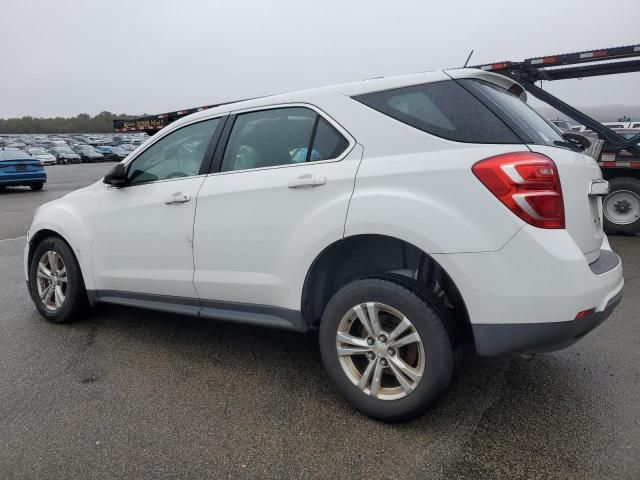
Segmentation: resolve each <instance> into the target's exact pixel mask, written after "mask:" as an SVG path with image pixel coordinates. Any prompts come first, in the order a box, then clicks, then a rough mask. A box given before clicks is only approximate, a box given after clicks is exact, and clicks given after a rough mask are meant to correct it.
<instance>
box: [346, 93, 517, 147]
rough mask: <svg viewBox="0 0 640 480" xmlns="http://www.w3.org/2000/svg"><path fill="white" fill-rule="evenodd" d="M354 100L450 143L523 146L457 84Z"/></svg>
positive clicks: (376, 94) (359, 97)
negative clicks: (516, 144) (452, 141)
mask: <svg viewBox="0 0 640 480" xmlns="http://www.w3.org/2000/svg"><path fill="white" fill-rule="evenodd" d="M353 98H354V99H355V100H357V101H359V102H361V103H363V104H365V105H367V106H368V107H371V108H373V109H374V110H377V111H379V112H381V113H384V114H385V115H388V116H390V117H391V118H394V119H396V120H398V121H400V122H402V123H405V124H407V125H410V126H412V127H414V128H417V129H419V130H422V131H423V132H427V133H430V134H432V135H436V136H438V137H442V138H446V139H448V140H454V141H458V142H470V143H521V142H520V140H519V139H518V137H517V136H516V135H515V134H514V133H513V132H512V131H511V130H510V129H509V128H508V127H507V126H506V125H505V123H504V122H502V121H501V120H500V119H499V118H498V117H497V116H496V115H494V114H493V112H491V110H489V109H488V108H487V107H486V106H484V105H483V104H482V102H481V101H480V100H478V99H476V98H475V97H474V96H473V95H472V94H471V93H469V92H468V91H467V90H465V89H464V88H463V87H461V86H460V85H458V84H457V83H456V82H454V81H453V80H447V81H442V82H433V83H425V84H422V85H413V86H410V87H402V88H396V89H392V90H384V91H381V92H374V93H366V94H364V95H358V96H355V97H353Z"/></svg>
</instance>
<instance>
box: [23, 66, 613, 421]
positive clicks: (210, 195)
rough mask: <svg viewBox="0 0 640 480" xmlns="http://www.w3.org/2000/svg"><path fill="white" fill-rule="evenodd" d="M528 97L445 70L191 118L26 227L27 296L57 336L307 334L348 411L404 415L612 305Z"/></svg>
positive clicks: (586, 182)
mask: <svg viewBox="0 0 640 480" xmlns="http://www.w3.org/2000/svg"><path fill="white" fill-rule="evenodd" d="M524 99H526V93H525V92H524V90H523V89H522V87H521V86H519V85H518V84H517V83H515V82H514V81H513V80H511V79H509V78H507V77H504V76H501V75H496V74H492V73H489V72H484V71H481V70H474V69H461V70H449V71H447V72H446V73H445V72H432V73H422V74H416V75H409V76H404V77H393V78H382V79H375V80H368V81H361V82H355V83H352V84H343V85H340V86H336V87H323V88H320V89H316V90H307V91H304V92H298V93H291V94H286V95H279V96H272V97H263V98H257V99H253V100H248V101H244V102H238V103H235V104H227V105H222V106H219V107H217V108H212V109H208V110H204V111H202V112H198V113H195V114H192V115H189V116H186V117H184V118H181V119H179V120H177V121H176V122H174V123H172V124H171V125H169V126H168V127H167V128H165V129H164V130H162V131H161V132H159V133H158V134H156V135H155V136H154V137H153V138H152V139H150V141H149V142H148V143H147V144H146V145H144V146H143V148H141V149H139V150H138V151H137V152H136V153H135V154H133V155H131V156H130V157H129V158H128V159H127V160H125V161H124V162H122V163H118V164H116V165H115V166H114V167H113V168H112V170H111V172H110V173H109V174H108V175H106V176H105V177H104V179H103V182H98V183H95V184H93V185H91V186H89V187H87V188H83V189H81V190H79V191H76V192H75V193H70V194H68V195H66V196H65V197H62V198H60V199H58V200H54V201H52V202H49V203H46V204H45V205H43V206H42V207H40V209H38V210H37V212H36V214H35V218H34V220H33V224H32V225H31V228H30V229H29V234H28V237H27V245H26V252H25V262H26V264H25V271H26V272H28V275H27V285H28V288H29V291H30V292H31V296H32V298H33V300H34V302H35V305H36V307H37V309H38V311H39V312H40V313H41V315H42V316H43V317H45V318H46V319H48V320H50V321H52V322H57V323H62V322H67V321H71V320H73V319H78V318H83V316H84V308H85V307H86V306H87V305H88V304H95V303H98V302H105V303H117V304H124V305H132V306H138V307H146V308H151V309H157V310H159V311H162V312H179V313H181V314H187V315H194V316H197V317H200V318H203V319H222V320H229V321H232V322H244V323H249V324H255V325H263V326H269V327H274V328H283V329H289V330H294V331H299V332H303V331H307V330H309V329H314V328H318V329H319V341H320V352H321V354H322V360H323V363H324V365H325V368H326V370H327V374H328V377H329V379H330V380H331V382H332V383H333V385H335V387H336V388H337V390H338V391H339V392H340V393H341V394H342V395H343V397H344V398H346V399H347V400H348V401H349V402H351V403H352V404H353V405H355V406H356V407H357V408H358V409H360V410H361V411H363V412H365V413H366V414H368V415H371V416H373V417H375V418H379V419H382V420H401V419H407V418H412V417H415V416H417V415H420V414H421V413H423V412H424V411H425V410H426V409H427V408H428V407H429V406H430V405H431V404H432V403H433V401H434V400H435V399H436V398H437V397H438V396H439V395H440V394H441V393H442V392H443V391H444V390H446V388H447V387H448V386H449V385H450V384H451V382H452V378H453V375H454V371H455V370H456V368H457V365H458V359H459V358H460V356H459V352H460V349H461V348H462V347H463V346H464V345H465V344H467V343H468V344H470V345H472V346H473V348H475V351H476V352H477V353H478V354H479V355H488V356H493V355H501V354H509V353H514V352H537V351H550V350H555V349H560V348H563V347H565V346H567V345H569V344H571V343H573V342H575V341H577V340H578V339H579V338H581V337H582V336H583V335H584V334H586V333H587V332H589V331H590V330H592V329H593V328H595V327H596V326H597V325H599V324H600V323H601V322H602V321H604V320H605V319H606V318H607V316H608V315H609V314H610V313H611V312H612V310H613V309H614V308H615V307H616V305H617V304H618V302H619V300H620V296H621V292H622V288H623V284H624V280H623V277H622V266H621V262H620V259H619V258H618V256H617V255H616V254H615V253H614V252H612V251H611V249H610V247H609V244H608V242H607V239H606V236H605V235H604V233H603V231H602V217H601V214H599V213H598V212H599V208H596V207H597V205H599V203H600V201H601V196H602V195H603V194H604V193H606V188H607V183H606V181H604V180H602V178H601V173H600V169H599V168H598V165H597V164H596V163H595V161H594V160H593V159H592V158H590V157H587V156H586V155H584V154H582V153H581V151H578V150H577V147H573V146H572V144H568V143H567V142H564V141H563V139H562V137H561V136H560V134H559V133H558V131H557V130H556V129H555V128H554V127H552V126H551V125H550V124H549V123H548V122H547V121H546V120H544V119H543V118H542V117H540V116H539V115H538V114H537V113H536V112H535V111H534V110H533V109H531V108H530V107H528V106H527V104H526V103H525V102H524V101H523V100H524ZM211 146H214V147H213V150H212V147H211ZM303 149H306V150H303ZM305 154H306V155H305ZM196 203H197V209H196ZM61 272H62V273H61ZM265 375H266V376H269V375H270V373H269V372H265ZM247 388H249V387H247Z"/></svg>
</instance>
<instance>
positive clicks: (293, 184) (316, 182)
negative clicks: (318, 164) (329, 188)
mask: <svg viewBox="0 0 640 480" xmlns="http://www.w3.org/2000/svg"><path fill="white" fill-rule="evenodd" d="M325 183H327V178H326V177H315V176H313V175H310V174H308V175H302V176H301V177H296V178H293V179H291V180H289V184H288V185H287V186H288V187H289V188H305V187H319V186H321V185H324V184H325Z"/></svg>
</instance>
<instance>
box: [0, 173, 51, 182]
mask: <svg viewBox="0 0 640 480" xmlns="http://www.w3.org/2000/svg"><path fill="white" fill-rule="evenodd" d="M46 181H47V174H46V173H44V170H43V171H42V172H35V173H10V174H6V175H2V176H1V177H0V185H31V184H34V183H45V182H46Z"/></svg>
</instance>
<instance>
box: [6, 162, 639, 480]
mask: <svg viewBox="0 0 640 480" xmlns="http://www.w3.org/2000/svg"><path fill="white" fill-rule="evenodd" d="M109 166H110V165H109V164H105V165H73V166H55V167H48V168H47V170H48V173H49V183H47V185H46V186H45V190H44V191H42V192H31V191H30V190H28V189H17V188H16V189H12V190H10V191H5V192H1V193H0V272H1V277H0V278H1V280H0V478H2V479H5V478H6V479H13V478H25V479H26V478H29V479H32V478H48V479H53V478H64V479H71V478H79V479H91V478H110V479H111V478H137V479H143V478H189V479H196V478H361V477H367V478H421V479H424V478H429V479H438V478H443V479H444V478H446V479H452V478H462V479H502V478H504V479H517V478H522V479H525V478H526V479H531V478H540V479H543V478H558V479H574V478H575V479H585V478H597V479H602V478H607V479H609V478H624V479H638V478H640V341H639V339H640V322H639V317H640V315H639V312H640V302H639V301H638V299H639V298H640V295H639V293H640V238H629V237H612V238H611V239H610V240H611V243H612V246H613V248H614V249H615V250H617V251H618V253H619V254H620V255H621V256H622V259H623V262H624V267H625V277H626V282H627V283H626V289H625V296H624V298H623V300H622V303H621V304H620V306H619V307H618V309H617V310H616V311H615V312H614V314H613V315H612V317H611V318H610V319H609V320H608V321H607V322H606V323H605V324H603V325H602V326H600V327H599V328H598V329H596V330H595V331H594V332H592V333H591V334H589V335H588V336H587V337H586V338H584V339H583V340H582V341H581V342H579V343H578V344H576V345H574V346H573V347H571V348H569V349H567V350H564V351H561V352H557V353H552V354H545V355H538V356H536V357H534V358H533V359H527V358H520V357H513V358H498V359H479V358H474V357H473V356H468V357H467V358H466V362H465V365H464V368H463V370H462V372H461V375H460V377H459V378H458V380H457V381H456V382H455V384H454V385H453V388H452V389H451V391H450V392H449V393H448V394H447V395H446V396H445V397H444V398H443V399H442V400H441V401H440V402H439V403H438V405H437V406H436V407H435V408H434V409H433V410H432V411H431V412H430V413H429V414H428V415H426V416H424V417H423V418H420V419H418V420H415V421H413V422H409V423H403V424H396V425H388V424H383V423H379V422H376V421H374V420H371V419H369V418H367V417H364V416H363V415H361V414H359V413H357V412H356V411H354V410H353V409H352V408H351V407H350V406H349V405H348V404H346V403H345V402H343V401H342V400H341V399H340V398H339V397H338V395H337V394H336V393H335V392H334V391H333V389H332V388H331V387H330V385H329V383H328V380H327V378H326V376H325V374H324V371H323V369H322V364H321V360H320V354H319V351H318V347H317V336H316V334H315V333H310V334H295V333H287V332H279V331H274V330H267V329H259V328H253V327H243V326H238V325H231V324H225V323H221V322H213V321H204V320H198V319H193V318H187V317H180V316H175V315H167V314H162V313H153V312H145V311H142V310H136V309H128V308H120V307H112V306H103V307H101V308H98V309H96V311H95V313H94V315H93V316H91V317H89V318H87V319H86V320H85V321H82V322H78V323H75V324H72V325H64V326H60V325H52V324H49V323H47V322H45V321H43V320H42V319H41V318H40V317H39V316H38V314H37V313H36V311H35V308H34V307H33V305H32V303H31V301H30V299H29V296H28V294H27V291H26V288H25V283H24V278H23V273H22V250H23V247H24V242H25V239H24V238H19V237H22V236H23V235H25V233H26V230H27V228H28V227H29V224H30V222H31V217H32V214H33V211H34V210H35V208H36V207H37V206H38V205H40V204H41V203H44V202H45V201H48V200H50V199H52V198H57V197H59V196H61V195H63V194H64V193H66V192H67V191H70V190H72V189H75V188H79V187H81V186H84V185H87V184H89V183H91V182H93V181H95V180H96V179H98V178H99V177H100V176H102V175H103V174H104V172H105V171H106V170H107V169H108V168H109Z"/></svg>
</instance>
